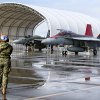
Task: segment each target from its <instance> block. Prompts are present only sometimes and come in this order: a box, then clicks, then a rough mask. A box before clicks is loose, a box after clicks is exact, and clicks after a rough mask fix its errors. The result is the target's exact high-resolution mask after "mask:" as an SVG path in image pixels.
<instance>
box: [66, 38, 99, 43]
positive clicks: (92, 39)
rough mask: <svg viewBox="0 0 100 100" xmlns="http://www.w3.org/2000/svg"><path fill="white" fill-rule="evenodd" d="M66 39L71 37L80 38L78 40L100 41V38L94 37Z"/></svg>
mask: <svg viewBox="0 0 100 100" xmlns="http://www.w3.org/2000/svg"><path fill="white" fill-rule="evenodd" d="M65 39H71V40H78V41H95V42H100V39H97V38H93V37H68V38H67V37H66V38H65Z"/></svg>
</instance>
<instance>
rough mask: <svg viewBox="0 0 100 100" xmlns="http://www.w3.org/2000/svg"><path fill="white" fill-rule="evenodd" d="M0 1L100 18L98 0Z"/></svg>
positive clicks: (99, 3)
mask: <svg viewBox="0 0 100 100" xmlns="http://www.w3.org/2000/svg"><path fill="white" fill-rule="evenodd" d="M0 3H19V4H23V5H25V4H28V5H35V6H42V7H49V8H56V9H62V10H68V11H75V12H81V13H83V14H86V15H89V16H91V17H94V18H97V19H99V20H100V0H0Z"/></svg>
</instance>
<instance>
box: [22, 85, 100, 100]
mask: <svg viewBox="0 0 100 100" xmlns="http://www.w3.org/2000/svg"><path fill="white" fill-rule="evenodd" d="M95 87H100V86H94V87H90V88H85V89H78V90H73V91H75V92H76V91H84V90H89V89H93V88H95ZM73 91H66V92H61V93H54V94H49V95H44V96H39V97H33V98H28V99H24V100H35V99H42V98H46V97H52V96H58V95H63V94H66V93H70V92H73Z"/></svg>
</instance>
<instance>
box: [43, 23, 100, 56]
mask: <svg viewBox="0 0 100 100" xmlns="http://www.w3.org/2000/svg"><path fill="white" fill-rule="evenodd" d="M99 38H100V35H99V36H98V37H97V38H96V37H93V33H92V26H91V24H87V26H86V31H85V35H80V34H77V33H74V32H72V31H67V30H61V31H60V32H59V33H58V34H56V35H54V36H51V37H50V38H46V39H44V40H42V43H44V44H46V45H68V47H67V50H68V51H71V52H75V54H76V55H77V54H78V52H84V51H87V50H88V49H92V50H93V54H94V55H97V47H100V39H99Z"/></svg>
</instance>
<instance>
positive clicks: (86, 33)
mask: <svg viewBox="0 0 100 100" xmlns="http://www.w3.org/2000/svg"><path fill="white" fill-rule="evenodd" d="M85 36H91V37H93V33H92V26H91V24H87V26H86V31H85Z"/></svg>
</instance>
